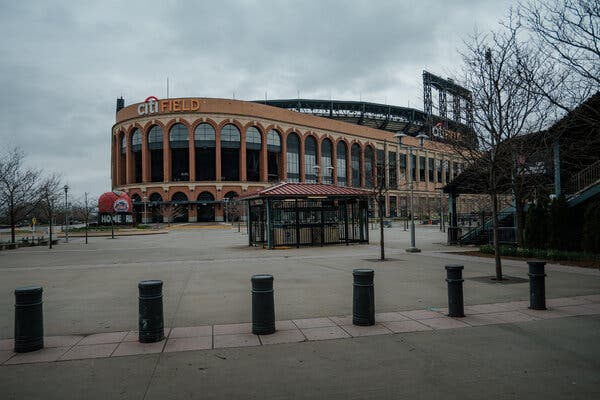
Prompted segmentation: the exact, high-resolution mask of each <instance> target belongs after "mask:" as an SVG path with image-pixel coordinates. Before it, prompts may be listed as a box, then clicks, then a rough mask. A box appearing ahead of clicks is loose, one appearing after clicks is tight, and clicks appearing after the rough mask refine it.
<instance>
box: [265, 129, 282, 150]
mask: <svg viewBox="0 0 600 400" xmlns="http://www.w3.org/2000/svg"><path fill="white" fill-rule="evenodd" d="M267 147H268V150H269V151H277V152H279V151H281V135H280V134H279V132H277V131H276V130H274V129H271V130H270V131H269V133H268V135H267Z"/></svg>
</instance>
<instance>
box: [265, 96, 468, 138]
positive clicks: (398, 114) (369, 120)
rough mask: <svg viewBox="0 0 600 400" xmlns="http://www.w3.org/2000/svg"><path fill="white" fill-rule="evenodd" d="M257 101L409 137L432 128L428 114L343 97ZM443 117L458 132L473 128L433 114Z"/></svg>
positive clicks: (438, 118)
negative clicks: (340, 98)
mask: <svg viewBox="0 0 600 400" xmlns="http://www.w3.org/2000/svg"><path fill="white" fill-rule="evenodd" d="M254 102H255V103H261V104H266V105H269V106H273V107H278V108H283V109H286V110H290V111H297V112H301V113H304V114H312V115H315V116H318V117H325V118H331V119H336V120H339V121H343V122H348V123H351V124H356V125H364V126H368V127H371V128H375V129H381V130H386V131H389V132H394V133H396V132H402V133H405V134H407V135H410V136H416V135H418V134H419V133H425V134H428V133H430V130H431V126H429V125H428V122H427V121H428V118H427V113H425V112H424V111H421V110H417V109H414V108H408V107H399V106H392V105H389V104H379V103H369V102H364V101H343V100H309V99H287V100H255V101H254ZM442 120H444V121H445V123H446V124H447V126H448V128H449V129H451V130H456V131H459V132H468V131H469V130H470V128H469V127H468V126H467V125H465V124H461V123H458V122H455V121H451V120H448V119H443V118H441V117H433V122H434V123H437V122H438V121H442Z"/></svg>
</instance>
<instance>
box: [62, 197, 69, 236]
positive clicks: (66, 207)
mask: <svg viewBox="0 0 600 400" xmlns="http://www.w3.org/2000/svg"><path fill="white" fill-rule="evenodd" d="M63 189H64V190H65V241H66V242H67V243H69V203H68V193H69V186H68V185H65V186H64V187H63Z"/></svg>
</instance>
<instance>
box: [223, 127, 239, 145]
mask: <svg viewBox="0 0 600 400" xmlns="http://www.w3.org/2000/svg"><path fill="white" fill-rule="evenodd" d="M221 147H227V148H234V149H239V148H240V131H239V129H238V128H237V126H235V125H232V124H227V125H225V126H224V127H223V128H222V129H221Z"/></svg>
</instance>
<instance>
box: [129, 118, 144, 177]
mask: <svg viewBox="0 0 600 400" xmlns="http://www.w3.org/2000/svg"><path fill="white" fill-rule="evenodd" d="M131 153H132V156H133V175H134V176H133V182H135V183H140V182H142V133H141V132H140V130H139V129H137V128H136V129H135V130H134V131H133V134H132V135H131Z"/></svg>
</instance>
